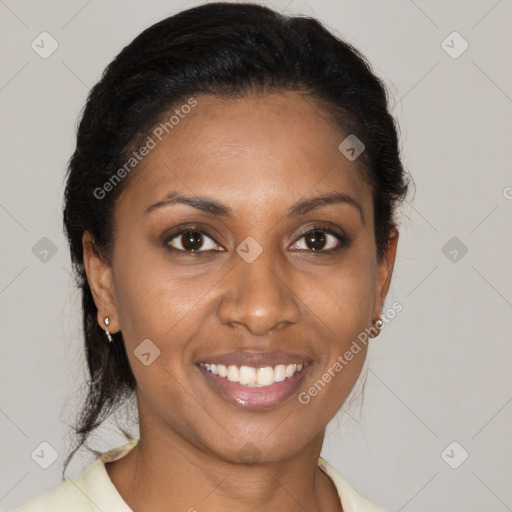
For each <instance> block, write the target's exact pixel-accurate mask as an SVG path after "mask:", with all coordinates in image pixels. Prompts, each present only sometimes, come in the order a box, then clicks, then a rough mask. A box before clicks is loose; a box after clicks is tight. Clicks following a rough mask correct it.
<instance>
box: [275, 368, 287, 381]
mask: <svg viewBox="0 0 512 512" xmlns="http://www.w3.org/2000/svg"><path fill="white" fill-rule="evenodd" d="M284 379H286V365H284V364H278V365H277V366H276V367H275V368H274V380H275V381H276V382H283V380H284Z"/></svg>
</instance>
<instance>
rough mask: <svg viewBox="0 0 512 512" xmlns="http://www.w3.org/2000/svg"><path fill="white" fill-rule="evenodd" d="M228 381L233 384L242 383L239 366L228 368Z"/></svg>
mask: <svg viewBox="0 0 512 512" xmlns="http://www.w3.org/2000/svg"><path fill="white" fill-rule="evenodd" d="M228 380H230V381H231V382H239V381H240V372H239V371H238V366H233V365H231V366H228Z"/></svg>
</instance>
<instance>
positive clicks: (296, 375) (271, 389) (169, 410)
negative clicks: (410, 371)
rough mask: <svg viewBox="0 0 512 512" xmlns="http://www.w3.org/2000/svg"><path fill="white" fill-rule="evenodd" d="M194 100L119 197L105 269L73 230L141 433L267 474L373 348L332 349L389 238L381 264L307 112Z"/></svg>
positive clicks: (323, 132)
mask: <svg viewBox="0 0 512 512" xmlns="http://www.w3.org/2000/svg"><path fill="white" fill-rule="evenodd" d="M196 100H197V106H195V107H194V109H191V111H190V112H189V113H188V114H187V115H186V116H183V118H182V119H180V121H179V123H178V124H177V125H175V126H174V128H173V129H172V131H170V132H169V134H168V135H167V136H166V137H165V138H162V140H161V141H159V142H158V143H157V144H156V146H155V147H154V148H153V149H152V150H151V152H150V153H149V154H148V155H147V156H146V157H145V158H144V159H143V160H142V161H141V163H139V165H138V166H137V168H136V170H134V171H133V173H134V174H133V176H131V177H130V178H131V180H130V182H129V183H128V185H127V187H126V188H125V190H124V191H123V193H122V194H121V196H120V197H119V199H118V201H117V202H116V206H115V214H114V224H115V239H114V248H113V253H112V258H111V260H110V262H109V263H108V264H107V263H106V262H105V261H103V260H102V259H101V258H99V257H98V256H97V255H96V254H95V252H94V251H93V250H92V248H91V244H90V241H91V238H90V236H89V234H88V233H86V234H85V235H84V240H83V241H84V257H85V262H86V270H87V275H88V279H89V283H90V285H91V288H92V290H93V295H94V298H95V301H96V304H97V306H98V322H99V324H100V325H101V326H102V327H104V324H103V319H104V317H105V316H109V318H110V321H111V323H110V326H109V329H110V332H118V331H119V330H121V331H122V334H123V339H124V342H125V344H126V349H127V354H128V358H129V361H130V365H131V367H132V370H133V373H134V375H135V378H136V381H137V400H138V405H139V414H140V423H141V436H142V435H144V434H143V432H150V431H151V432H152V433H158V434H159V435H161V436H167V437H170V438H179V439H181V440H182V441H184V442H186V443H189V444H190V446H193V447H196V448H199V450H200V451H201V452H202V453H208V454H210V455H214V456H217V457H221V458H224V459H228V460H233V461H237V460H241V457H244V458H245V457H246V455H248V456H249V458H250V457H253V458H254V457H255V456H257V457H258V458H259V459H261V460H262V461H263V460H267V461H276V460H279V459H282V458H285V457H288V456H290V455H291V454H293V453H296V452H299V451H300V450H302V449H304V448H305V447H307V446H311V445H312V443H315V442H316V441H317V440H318V439H321V438H323V433H324V431H325V427H326V425H327V423H328V422H329V420H330V419H331V418H332V417H333V416H334V414H335V413H336V412H337V411H338V409H339V408H340V407H341V405H342V404H343V402H344V401H345V399H346V397H347V396H348V394H349V392H350V391H351V389H352V388H353V386H354V384H355V382H356V380H357V378H358V376H359V374H360V372H361V368H362V366H363V362H364V359H365V355H366V349H367V346H366V344H364V343H359V344H358V346H359V351H358V352H357V353H355V354H353V357H352V358H351V359H350V360H347V357H344V354H346V352H347V351H349V350H350V347H353V342H354V340H357V339H358V335H360V334H361V333H362V332H364V331H365V328H368V327H370V326H372V325H373V323H374V322H375V320H376V319H377V318H378V317H379V316H380V314H381V311H382V306H383V300H384V298H385V295H386V293H387V290H388V287H389V282H390V279H391V274H392V269H393V263H394V257H395V250H396V242H397V239H398V235H397V233H396V232H395V233H393V234H392V238H391V241H390V244H389V249H388V251H387V252H386V254H385V255H384V257H383V258H382V259H381V261H380V262H379V261H377V259H376V247H375V239H374V226H373V207H372V195H371V190H370V188H369V186H368V184H367V182H366V181H365V179H364V177H363V171H362V169H361V167H360V164H359V161H358V160H355V161H349V160H348V159H347V158H345V156H343V155H342V154H341V153H340V151H339V149H338V146H339V144H340V143H341V142H342V141H343V140H344V138H345V137H346V136H347V135H348V134H345V133H343V131H342V130H341V129H340V128H339V127H337V126H335V125H334V124H332V122H331V121H329V120H328V118H327V117H326V116H325V115H324V113H323V112H322V110H321V108H320V106H319V105H318V104H317V103H316V102H315V101H314V100H313V99H311V98H308V97H305V96H303V95H301V94H299V93H295V92H284V93H274V94H271V95H265V96H262V95H260V96H250V97H245V98H243V99H229V100H228V99H221V98H216V97H212V96H197V97H196ZM319 198H324V199H319ZM144 340H146V341H144ZM148 340H149V341H148ZM141 343H142V345H141ZM141 352H142V353H144V354H146V355H144V356H142V357H141V356H140V354H141ZM352 352H353V353H354V352H355V350H352ZM139 357H140V358H139ZM340 358H341V359H340ZM141 359H142V361H141ZM341 360H343V364H342V363H341V362H340V361H341ZM336 362H338V364H336ZM340 365H341V369H340ZM326 375H327V376H326ZM329 376H330V378H329ZM315 383H316V384H315ZM251 451H252V452H251ZM246 452H248V453H246Z"/></svg>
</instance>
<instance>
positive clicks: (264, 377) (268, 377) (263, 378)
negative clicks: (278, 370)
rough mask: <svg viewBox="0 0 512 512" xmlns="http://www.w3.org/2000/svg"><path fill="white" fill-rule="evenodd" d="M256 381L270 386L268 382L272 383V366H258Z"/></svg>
mask: <svg viewBox="0 0 512 512" xmlns="http://www.w3.org/2000/svg"><path fill="white" fill-rule="evenodd" d="M256 382H257V383H258V384H259V385H260V386H270V384H274V382H275V380H274V368H272V366H266V367H265V368H258V375H257V377H256Z"/></svg>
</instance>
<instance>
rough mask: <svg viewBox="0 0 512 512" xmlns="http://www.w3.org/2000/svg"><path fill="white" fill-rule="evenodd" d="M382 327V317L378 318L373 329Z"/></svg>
mask: <svg viewBox="0 0 512 512" xmlns="http://www.w3.org/2000/svg"><path fill="white" fill-rule="evenodd" d="M383 325H384V321H383V320H382V317H380V318H379V319H378V320H377V321H376V322H375V327H377V329H382V326H383Z"/></svg>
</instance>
